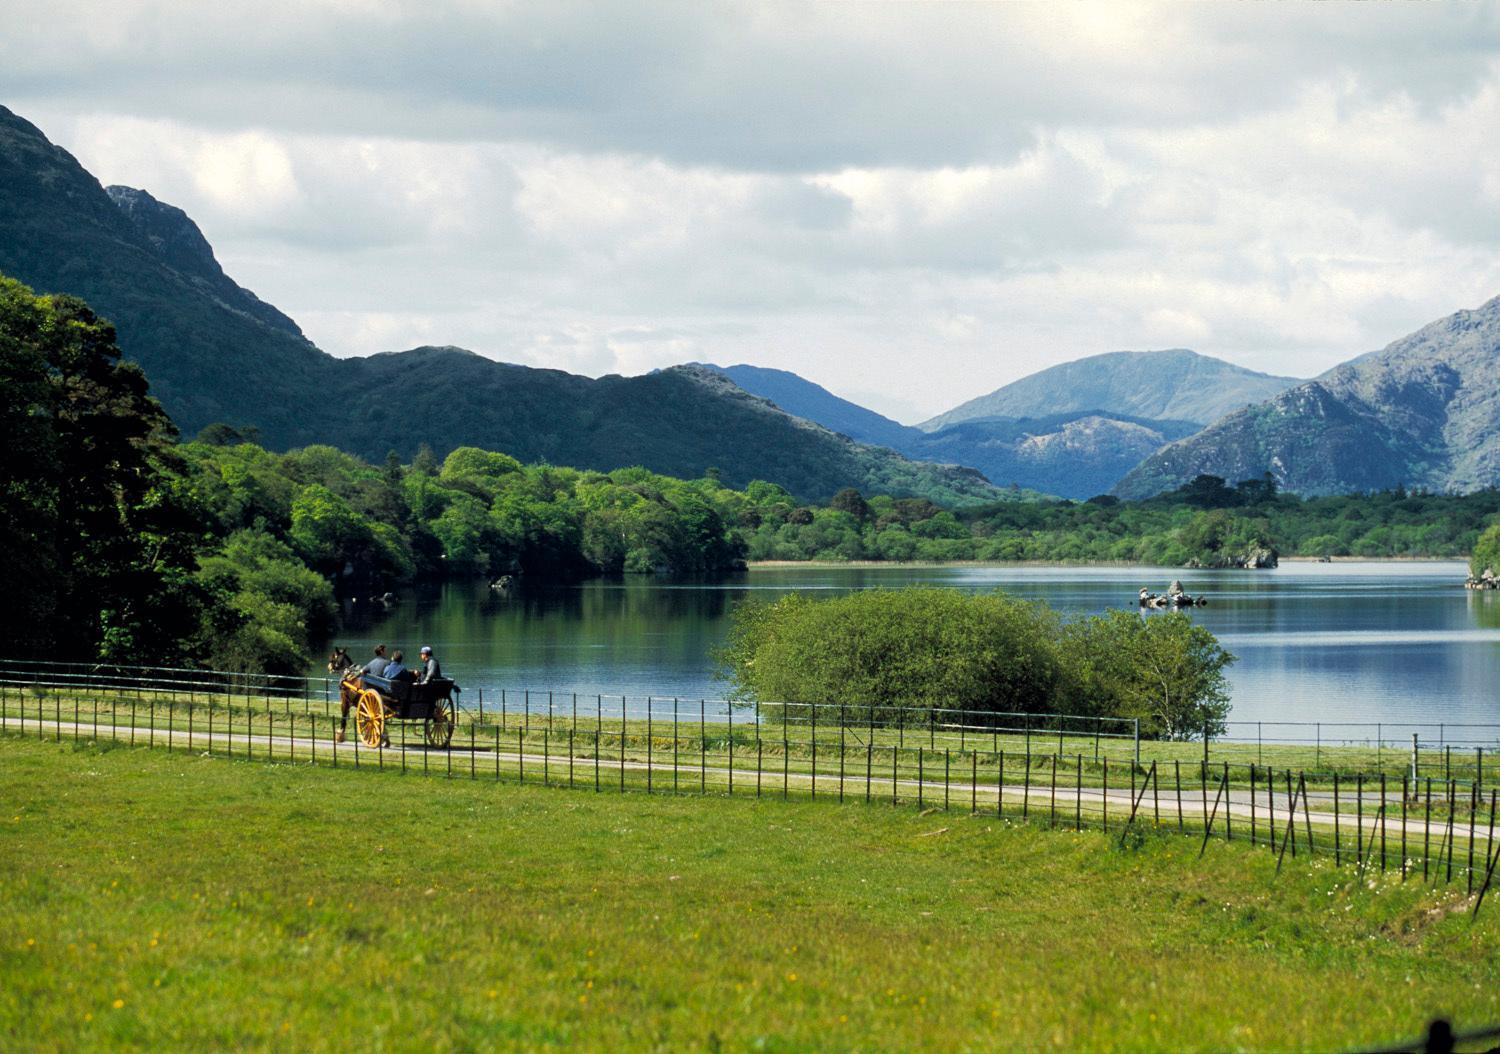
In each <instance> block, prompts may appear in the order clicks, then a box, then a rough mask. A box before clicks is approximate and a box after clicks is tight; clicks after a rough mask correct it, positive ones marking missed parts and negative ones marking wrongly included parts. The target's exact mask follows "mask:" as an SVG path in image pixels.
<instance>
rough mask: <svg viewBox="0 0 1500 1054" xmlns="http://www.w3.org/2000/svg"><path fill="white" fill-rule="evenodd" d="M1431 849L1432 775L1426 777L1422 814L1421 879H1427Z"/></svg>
mask: <svg viewBox="0 0 1500 1054" xmlns="http://www.w3.org/2000/svg"><path fill="white" fill-rule="evenodd" d="M1431 849H1432V777H1431V776H1428V777H1427V804H1426V806H1425V807H1424V810H1423V814H1422V881H1423V882H1426V881H1427V854H1428V853H1429V852H1430V851H1431Z"/></svg>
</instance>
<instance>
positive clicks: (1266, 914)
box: [0, 736, 1500, 1051]
mask: <svg viewBox="0 0 1500 1054" xmlns="http://www.w3.org/2000/svg"><path fill="white" fill-rule="evenodd" d="M0 796H3V801H4V803H5V805H4V810H3V814H0V1046H3V1047H4V1048H6V1049H11V1050H44V1051H45V1050H69V1051H72V1050H116V1049H151V1050H207V1049H217V1050H239V1049H253V1050H262V1049H266V1050H288V1051H292V1050H296V1051H304V1050H337V1051H347V1050H351V1049H361V1050H365V1049H376V1050H380V1049H384V1050H440V1051H446V1050H455V1051H463V1050H491V1049H501V1050H537V1049H579V1050H606V1049H607V1050H663V1051H666V1050H672V1051H676V1050H730V1051H742V1050H743V1051H759V1050H766V1051H803V1050H807V1051H811V1050H820V1051H822V1050H861V1051H880V1050H889V1051H910V1050H945V1051H947V1050H959V1051H962V1050H974V1051H980V1050H983V1051H993V1050H1001V1049H1004V1050H1014V1049H1026V1050H1076V1049H1091V1050H1161V1049H1173V1050H1216V1051H1217V1050H1289V1049H1309V1050H1329V1049H1337V1048H1344V1047H1360V1046H1365V1047H1368V1046H1371V1045H1378V1044H1383V1043H1389V1042H1391V1041H1395V1040H1399V1039H1402V1038H1405V1037H1408V1036H1410V1035H1413V1034H1416V1033H1417V1032H1419V1031H1420V1030H1421V1029H1422V1027H1423V1026H1424V1025H1425V1023H1426V1021H1427V1020H1428V1019H1429V1018H1430V1017H1432V1016H1435V1015H1447V1016H1451V1017H1452V1018H1453V1019H1454V1020H1455V1022H1456V1023H1457V1024H1458V1025H1459V1027H1474V1026H1478V1025H1483V1024H1488V1023H1491V1022H1494V1021H1497V1020H1500V985H1497V981H1500V914H1496V913H1495V912H1496V911H1500V903H1497V904H1496V905H1487V906H1486V908H1485V909H1484V911H1483V913H1481V915H1480V917H1479V920H1478V921H1477V922H1471V921H1470V915H1469V908H1470V906H1471V904H1472V901H1471V900H1470V899H1468V898H1466V897H1465V896H1464V895H1463V893H1462V890H1461V889H1460V888H1454V889H1433V888H1431V887H1425V886H1423V885H1422V884H1421V883H1420V882H1418V881H1412V880H1408V881H1407V882H1406V883H1402V882H1401V880H1400V878H1399V876H1397V875H1395V874H1390V875H1384V876H1382V875H1379V874H1373V875H1367V876H1365V877H1364V878H1363V879H1361V878H1360V877H1358V876H1357V875H1356V873H1355V872H1354V871H1353V870H1351V869H1349V868H1345V869H1343V870H1337V869H1335V868H1334V867H1333V866H1332V863H1331V861H1329V860H1326V859H1323V858H1315V859H1312V860H1309V859H1308V858H1306V857H1305V856H1304V857H1303V858H1300V859H1298V860H1296V861H1292V860H1290V859H1288V860H1287V861H1286V863H1285V866H1284V869H1283V871H1282V873H1281V874H1280V875H1276V874H1275V861H1274V859H1273V858H1272V857H1271V856H1270V854H1268V853H1267V852H1265V850H1264V849H1260V850H1251V849H1250V848H1248V847H1247V846H1244V845H1243V844H1225V843H1223V842H1214V843H1212V844H1210V845H1209V846H1208V850H1207V853H1206V854H1205V855H1204V856H1203V857H1202V858H1201V859H1200V858H1199V857H1198V851H1199V841H1198V839H1194V838H1181V837H1178V836H1175V835H1170V834H1154V833H1151V832H1149V831H1147V832H1140V833H1138V834H1137V835H1135V836H1133V837H1132V838H1131V839H1130V840H1129V841H1128V843H1127V844H1126V845H1125V846H1123V847H1122V846H1120V845H1119V844H1118V842H1117V841H1116V840H1115V839H1114V838H1107V837H1106V836H1104V835H1103V834H1100V833H1098V832H1092V831H1085V832H1083V833H1070V832H1063V831H1048V830H1044V829H1041V828H1033V827H1026V826H1022V825H1016V824H1014V823H1013V821H1010V820H1006V821H1001V820H997V819H996V818H995V817H993V816H980V817H971V816H968V815H966V814H965V813H962V812H951V813H941V812H930V811H928V812H923V811H919V810H917V809H915V808H909V807H905V806H903V807H899V808H892V807H891V806H889V805H885V806H880V805H865V804H863V803H858V804H856V803H852V802H851V803H849V804H846V805H839V804H837V803H836V802H834V801H831V800H830V801H824V800H819V801H817V802H810V801H807V800H802V801H795V800H794V801H789V802H784V801H779V800H775V799H771V798H767V799H762V800H755V799H753V798H739V797H736V798H734V799H730V798H727V797H714V796H708V797H702V796H694V797H673V796H670V795H665V796H664V795H660V794H658V795H654V796H647V795H646V794H644V793H637V792H631V793H627V794H623V795H622V794H619V793H618V792H617V793H614V794H596V793H594V792H593V791H591V790H581V789H580V790H567V789H561V788H555V787H554V788H547V787H541V786H536V785H527V786H519V785H516V784H514V783H488V782H483V781H479V782H469V781H467V780H460V779H454V780H452V781H449V780H446V779H442V778H437V777H434V778H428V779H422V778H419V777H416V776H408V777H401V776H399V775H395V774H393V773H390V772H387V773H384V774H380V773H377V772H371V771H368V770H366V771H362V772H356V771H351V770H349V769H347V768H345V769H339V770H333V769H330V768H327V767H326V766H320V767H317V768H313V767H310V766H308V765H305V764H293V763H287V762H281V763H274V764H273V763H266V762H262V761H242V760H228V759H224V758H205V757H201V756H197V755H184V754H171V755H169V754H166V753H164V752H162V751H161V750H156V751H149V750H145V749H130V748H129V747H127V746H123V745H111V744H105V746H104V749H100V748H99V747H97V746H93V745H86V744H78V745H76V746H75V745H74V744H72V743H62V744H58V743H41V742H37V741H36V740H23V739H20V738H17V737H14V736H10V737H5V738H4V739H0Z"/></svg>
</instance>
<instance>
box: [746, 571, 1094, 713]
mask: <svg viewBox="0 0 1500 1054" xmlns="http://www.w3.org/2000/svg"><path fill="white" fill-rule="evenodd" d="M1057 643H1058V628H1057V621H1056V618H1055V616H1054V615H1053V614H1052V613H1051V612H1050V611H1049V610H1048V609H1046V608H1045V607H1043V606H1041V605H1035V604H1030V603H1026V602H1024V601H1020V600H1016V599H1014V598H1012V597H1008V596H1005V595H1004V594H1001V593H990V594H984V595H979V596H976V595H973V594H967V593H962V592H960V591H958V590H955V589H899V590H881V589H876V590H867V591H864V592H859V593H854V594H851V595H849V596H844V597H836V598H834V599H831V600H809V599H807V598H806V597H804V596H801V595H799V594H792V595H789V596H786V597H783V598H782V599H780V600H778V601H776V602H775V603H772V604H744V605H741V606H740V607H739V608H737V609H736V611H735V617H734V623H733V627H732V630H731V633H730V637H729V641H728V643H727V645H726V646H725V648H724V649H723V650H722V651H721V652H720V653H719V659H720V664H721V675H722V676H723V677H724V678H725V679H726V680H728V681H729V682H730V683H731V685H732V686H733V693H734V696H735V698H739V699H753V700H758V701H760V702H763V703H781V704H790V705H791V710H790V713H791V714H792V715H793V716H797V715H798V714H799V712H800V711H799V704H800V705H802V706H805V704H821V705H834V706H836V705H837V704H846V705H849V706H852V707H854V708H855V709H856V710H857V712H850V711H842V712H843V713H845V715H846V716H847V717H848V718H849V720H850V721H851V722H856V723H857V722H864V721H869V720H874V721H878V722H882V723H888V722H893V721H895V720H896V711H895V708H896V707H918V708H926V709H929V710H933V711H935V710H936V709H938V708H942V707H955V708H961V709H971V710H990V711H1007V712H1038V711H1046V710H1050V709H1055V708H1056V707H1057V706H1058V705H1059V703H1060V702H1061V701H1062V700H1063V699H1064V697H1065V691H1064V687H1065V685H1064V680H1065V678H1066V676H1067V669H1066V665H1065V663H1064V661H1063V658H1062V656H1061V655H1060V654H1059V652H1058V649H1057ZM765 712H766V713H768V714H770V715H772V716H774V715H776V714H779V713H782V712H785V711H784V710H783V709H781V708H777V709H776V710H773V711H765ZM838 712H840V711H838V710H835V711H833V712H831V713H829V715H828V718H827V719H828V720H829V721H830V722H831V721H833V720H834V719H835V715H836V714H837V713H838ZM821 719H822V717H821V716H820V720H821Z"/></svg>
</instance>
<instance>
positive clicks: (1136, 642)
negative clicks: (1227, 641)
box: [1067, 611, 1235, 739]
mask: <svg viewBox="0 0 1500 1054" xmlns="http://www.w3.org/2000/svg"><path fill="white" fill-rule="evenodd" d="M1067 636H1068V640H1069V646H1068V648H1067V652H1068V654H1069V655H1070V656H1072V657H1073V660H1074V661H1075V662H1076V663H1077V678H1078V685H1079V689H1080V691H1081V692H1082V696H1083V700H1084V701H1085V705H1087V706H1089V707H1090V708H1091V709H1093V710H1094V711H1095V712H1096V713H1100V714H1112V715H1115V716H1118V717H1134V718H1139V719H1140V721H1141V732H1142V733H1143V734H1145V735H1152V736H1162V737H1164V738H1166V739H1190V738H1193V737H1194V736H1199V735H1203V734H1205V733H1207V734H1209V735H1220V734H1222V733H1223V731H1224V728H1225V725H1224V721H1225V718H1227V717H1228V715H1229V681H1228V678H1226V677H1225V676H1224V670H1225V669H1226V668H1227V667H1228V666H1229V665H1230V664H1231V663H1233V662H1234V661H1235V657H1234V656H1233V655H1231V654H1230V653H1229V652H1227V651H1225V650H1224V648H1223V647H1222V646H1221V645H1220V644H1219V642H1218V640H1217V639H1216V638H1215V637H1214V635H1213V634H1212V633H1210V632H1209V631H1208V630H1206V629H1204V628H1203V627H1202V626H1199V625H1197V624H1196V623H1194V622H1193V621H1192V619H1190V618H1188V616H1187V615H1185V614H1183V613H1182V612H1180V611H1173V612H1168V613H1166V614H1161V615H1150V616H1145V617H1143V616H1141V615H1139V614H1137V613H1135V612H1130V611H1110V612H1106V613H1105V614H1103V615H1095V616H1092V617H1090V618H1085V619H1082V620H1079V621H1078V622H1075V623H1073V624H1071V625H1070V626H1069V627H1068V631H1067Z"/></svg>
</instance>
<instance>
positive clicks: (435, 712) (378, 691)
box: [339, 673, 458, 750]
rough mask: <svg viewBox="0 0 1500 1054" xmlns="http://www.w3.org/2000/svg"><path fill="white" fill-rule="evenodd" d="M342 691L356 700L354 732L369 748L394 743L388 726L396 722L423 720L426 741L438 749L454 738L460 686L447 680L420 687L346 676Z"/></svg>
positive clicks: (413, 684)
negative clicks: (391, 741) (454, 699)
mask: <svg viewBox="0 0 1500 1054" xmlns="http://www.w3.org/2000/svg"><path fill="white" fill-rule="evenodd" d="M339 689H340V691H341V693H343V695H344V697H345V699H348V700H352V703H353V709H354V729H355V732H356V734H358V736H359V741H360V742H361V743H363V744H364V745H365V746H367V747H370V748H372V749H373V748H376V747H379V746H381V745H382V744H384V743H388V742H390V733H389V732H388V731H387V730H386V725H387V724H388V723H390V722H392V721H421V722H422V740H423V742H425V743H426V744H427V745H428V746H429V747H435V748H437V749H438V750H442V749H444V748H445V747H447V746H448V742H449V740H451V739H452V738H453V725H454V718H455V715H456V714H457V708H456V707H455V706H454V705H453V693H454V692H456V691H458V687H457V686H456V685H455V684H454V683H453V681H452V680H451V679H449V678H447V677H438V678H435V679H434V680H431V681H428V682H427V683H426V684H417V683H416V682H415V681H408V680H406V679H404V678H398V679H397V680H394V681H392V680H389V679H387V678H385V677H376V676H374V675H373V674H368V673H367V674H361V675H354V676H350V675H349V674H347V673H346V674H345V675H344V677H343V679H342V680H341V681H340V682H339Z"/></svg>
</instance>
